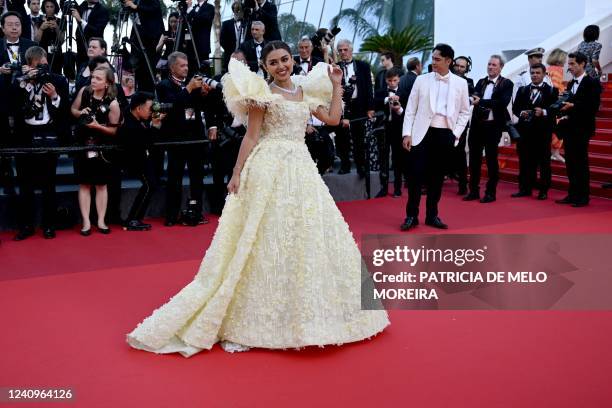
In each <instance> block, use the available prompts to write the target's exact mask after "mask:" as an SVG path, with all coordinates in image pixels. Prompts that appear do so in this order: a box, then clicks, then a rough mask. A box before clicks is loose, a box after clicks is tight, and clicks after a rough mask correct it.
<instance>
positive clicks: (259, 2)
mask: <svg viewBox="0 0 612 408" xmlns="http://www.w3.org/2000/svg"><path fill="white" fill-rule="evenodd" d="M242 9H243V12H244V18H245V20H247V21H261V22H262V23H263V24H264V26H265V27H266V33H265V36H264V39H265V40H266V42H270V41H275V40H280V39H281V35H280V31H279V29H278V9H277V8H276V5H275V4H274V3H273V2H270V1H267V0H246V1H245V2H244V5H243V8H242ZM252 34H253V33H252V32H251V27H250V25H249V27H247V30H246V39H247V40H248V39H250V38H252Z"/></svg>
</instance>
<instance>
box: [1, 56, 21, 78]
mask: <svg viewBox="0 0 612 408" xmlns="http://www.w3.org/2000/svg"><path fill="white" fill-rule="evenodd" d="M4 68H8V69H9V70H11V82H13V83H15V82H18V80H19V75H20V74H21V64H20V63H19V62H17V61H15V62H7V63H6V64H4Z"/></svg>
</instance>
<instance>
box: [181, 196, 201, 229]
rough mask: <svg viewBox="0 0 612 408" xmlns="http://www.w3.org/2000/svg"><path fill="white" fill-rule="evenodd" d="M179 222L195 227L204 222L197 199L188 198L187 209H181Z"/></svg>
mask: <svg viewBox="0 0 612 408" xmlns="http://www.w3.org/2000/svg"><path fill="white" fill-rule="evenodd" d="M180 222H181V224H183V225H186V226H190V227H196V226H198V225H200V224H204V216H203V215H202V208H201V206H200V204H199V203H198V200H193V199H191V200H189V202H188V203H187V209H185V210H183V211H181V219H180Z"/></svg>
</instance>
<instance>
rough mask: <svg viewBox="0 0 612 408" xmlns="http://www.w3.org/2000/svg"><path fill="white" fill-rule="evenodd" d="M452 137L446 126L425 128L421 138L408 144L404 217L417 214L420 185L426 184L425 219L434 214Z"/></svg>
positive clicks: (446, 169) (432, 216)
mask: <svg viewBox="0 0 612 408" xmlns="http://www.w3.org/2000/svg"><path fill="white" fill-rule="evenodd" d="M454 141H455V136H454V135H453V132H452V131H451V130H450V129H438V128H429V130H428V131H427V133H426V134H425V137H424V138H423V140H422V141H421V142H420V143H419V144H418V145H416V146H412V148H411V150H410V152H409V153H408V174H409V177H408V204H407V205H406V215H407V216H408V217H417V216H418V215H419V205H420V203H421V190H422V187H423V185H424V186H425V187H426V188H427V202H426V205H427V213H426V219H427V220H431V219H433V218H435V217H437V216H438V202H439V201H440V197H441V196H442V184H443V182H444V175H445V174H447V172H448V167H449V165H448V163H449V158H450V157H451V154H452V149H453V144H454Z"/></svg>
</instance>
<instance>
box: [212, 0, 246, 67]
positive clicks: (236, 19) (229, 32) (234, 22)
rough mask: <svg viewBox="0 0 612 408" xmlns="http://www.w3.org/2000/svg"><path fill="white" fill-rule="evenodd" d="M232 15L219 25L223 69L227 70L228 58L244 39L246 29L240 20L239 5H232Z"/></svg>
mask: <svg viewBox="0 0 612 408" xmlns="http://www.w3.org/2000/svg"><path fill="white" fill-rule="evenodd" d="M232 12H233V13H234V15H233V16H232V18H230V19H229V20H225V21H224V22H222V23H221V34H220V40H219V41H220V43H221V48H223V69H224V70H227V64H228V63H229V60H230V56H231V55H232V53H233V52H234V51H236V50H238V47H240V44H242V42H243V41H244V39H245V35H246V30H247V27H246V26H245V24H244V20H243V19H242V10H241V3H240V2H239V1H235V2H234V3H233V4H232Z"/></svg>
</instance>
